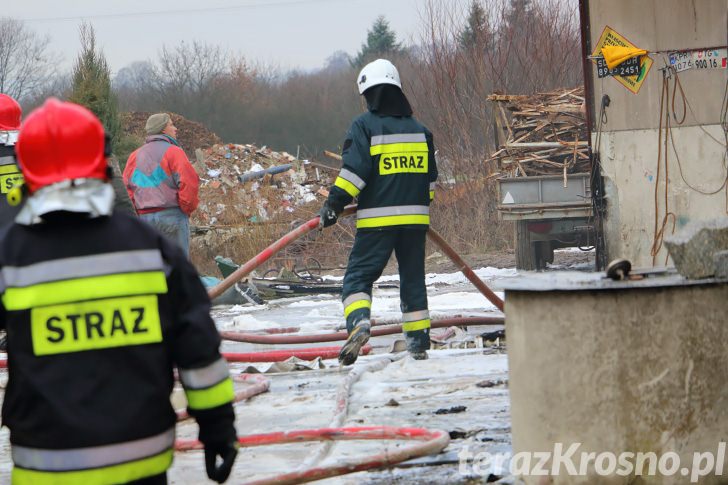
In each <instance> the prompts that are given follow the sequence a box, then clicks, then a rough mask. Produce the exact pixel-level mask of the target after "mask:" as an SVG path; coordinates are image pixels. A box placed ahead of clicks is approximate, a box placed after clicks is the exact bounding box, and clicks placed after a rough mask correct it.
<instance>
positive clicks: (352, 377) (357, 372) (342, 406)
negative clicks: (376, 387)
mask: <svg viewBox="0 0 728 485" xmlns="http://www.w3.org/2000/svg"><path fill="white" fill-rule="evenodd" d="M402 358H404V354H400V355H387V356H384V357H380V358H378V359H374V360H372V361H370V362H365V363H359V364H357V365H356V366H354V368H353V369H351V371H349V373H348V374H347V375H346V377H345V378H344V380H343V381H341V383H340V384H339V387H338V388H337V389H336V409H335V410H334V417H333V418H332V419H331V422H330V423H329V427H330V428H338V427H340V426H341V425H343V424H344V421H345V420H346V415H347V414H348V412H349V396H350V395H351V387H352V386H353V385H354V384H356V382H357V381H359V379H360V378H361V376H362V375H364V374H365V373H367V372H375V371H378V370H382V369H384V368H385V367H386V366H388V365H389V364H391V363H392V362H395V361H397V360H401V359H402ZM332 447H333V443H332V442H331V441H327V442H324V443H323V444H322V445H321V447H319V449H318V450H316V451H314V452H313V453H311V454H310V455H309V456H308V458H307V459H306V460H304V461H303V462H302V463H301V465H300V466H299V467H298V469H299V470H302V469H306V468H311V467H313V466H315V465H316V464H318V463H319V462H321V460H323V459H324V458H326V457H327V456H328V454H329V453H330V452H331V448H332Z"/></svg>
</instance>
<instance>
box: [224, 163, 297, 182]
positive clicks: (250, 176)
mask: <svg viewBox="0 0 728 485" xmlns="http://www.w3.org/2000/svg"><path fill="white" fill-rule="evenodd" d="M291 167H293V165H292V164H290V163H287V164H285V165H278V166H276V167H270V168H266V169H265V170H258V171H256V172H248V173H244V174H242V175H238V180H240V181H241V182H247V181H248V180H253V179H257V178H261V177H263V176H265V175H267V174H271V175H275V174H278V173H283V172H287V171H289V170H290V169H291Z"/></svg>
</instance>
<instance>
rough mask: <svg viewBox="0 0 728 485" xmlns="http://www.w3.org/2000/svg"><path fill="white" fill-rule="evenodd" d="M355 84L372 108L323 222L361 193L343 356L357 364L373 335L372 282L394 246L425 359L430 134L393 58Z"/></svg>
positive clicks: (413, 350)
mask: <svg viewBox="0 0 728 485" xmlns="http://www.w3.org/2000/svg"><path fill="white" fill-rule="evenodd" d="M356 83H357V87H358V89H359V94H361V95H363V96H364V98H365V99H366V103H367V111H366V112H365V113H364V114H362V115H360V116H358V117H357V118H356V119H354V121H353V122H352V124H351V127H350V128H349V131H348V133H347V135H346V139H345V141H344V145H343V149H342V158H343V167H342V169H341V171H340V172H339V175H338V177H337V178H336V181H335V182H334V186H333V187H331V191H330V192H329V196H328V199H327V200H326V202H325V204H324V206H323V207H322V208H321V212H320V216H321V222H320V225H321V227H328V226H330V225H332V224H335V223H336V220H337V217H338V215H339V214H341V212H342V211H343V209H344V206H345V205H346V204H348V203H349V202H351V201H352V200H353V199H354V198H355V197H356V198H358V211H357V220H356V227H357V233H356V238H355V240H354V246H353V248H352V250H351V254H350V256H349V263H348V266H347V269H346V275H345V276H344V288H343V293H342V300H343V306H344V316H345V318H346V327H347V331H348V332H349V337H348V340H347V341H346V344H345V345H344V346H343V347H342V350H341V352H340V354H339V361H340V362H341V363H342V364H343V365H349V364H352V363H353V362H354V361H355V360H356V358H357V356H358V354H359V350H360V349H361V347H362V346H363V345H364V344H365V343H366V342H367V341H368V340H369V336H370V327H371V322H370V315H371V306H372V284H373V283H374V281H376V280H377V278H379V276H380V275H381V274H382V271H383V270H384V267H385V266H386V264H387V262H388V261H389V258H390V256H391V254H392V252H394V254H395V256H396V257H397V263H398V266H399V275H400V308H401V310H402V320H403V325H402V329H403V331H404V333H405V337H406V341H407V350H408V351H409V353H410V355H411V356H412V357H413V358H415V359H418V360H421V359H426V358H427V349H429V348H430V336H429V330H430V314H429V311H428V309H427V292H426V288H425V237H426V234H427V229H428V227H429V223H430V207H429V206H430V201H431V200H432V199H433V196H434V185H435V181H436V180H437V165H436V162H435V148H434V144H433V139H432V133H431V132H430V131H429V130H428V129H427V128H426V127H425V126H424V125H422V124H421V123H420V122H419V121H417V120H416V119H415V117H414V116H412V108H411V106H410V104H409V101H408V100H407V97H406V96H405V95H404V93H403V92H402V83H401V81H400V78H399V72H398V71H397V68H396V67H395V66H394V65H393V64H392V63H391V62H390V61H388V60H386V59H377V60H376V61H374V62H371V63H369V64H367V65H366V66H364V68H363V69H362V70H361V73H360V74H359V76H358V77H357V81H356Z"/></svg>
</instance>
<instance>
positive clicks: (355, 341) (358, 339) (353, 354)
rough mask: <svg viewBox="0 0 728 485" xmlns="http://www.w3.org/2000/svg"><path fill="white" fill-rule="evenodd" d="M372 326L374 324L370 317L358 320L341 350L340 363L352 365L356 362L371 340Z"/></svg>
mask: <svg viewBox="0 0 728 485" xmlns="http://www.w3.org/2000/svg"><path fill="white" fill-rule="evenodd" d="M371 328H372V325H371V322H370V321H369V319H368V318H364V319H362V320H359V321H358V322H356V324H355V325H354V329H353V330H352V331H351V333H350V334H349V338H347V339H346V343H345V344H344V346H343V347H341V351H340V352H339V364H340V365H351V364H353V363H354V362H356V359H357V357H359V351H360V350H361V348H362V347H364V344H366V343H367V342H368V341H369V336H370V330H371Z"/></svg>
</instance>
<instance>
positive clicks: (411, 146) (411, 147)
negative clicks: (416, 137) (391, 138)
mask: <svg viewBox="0 0 728 485" xmlns="http://www.w3.org/2000/svg"><path fill="white" fill-rule="evenodd" d="M427 151H428V148H427V143H389V144H387V145H374V146H371V147H369V154H370V155H372V156H374V155H381V154H383V153H402V152H407V153H410V152H427Z"/></svg>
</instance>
